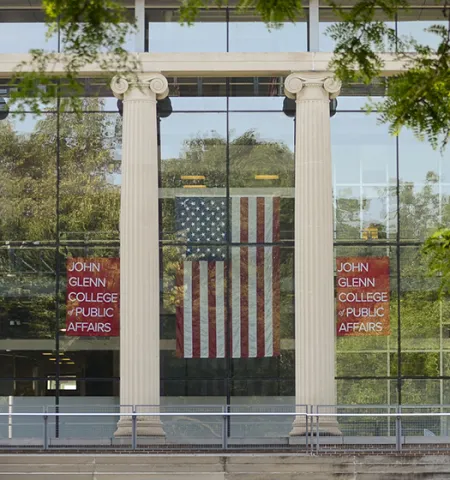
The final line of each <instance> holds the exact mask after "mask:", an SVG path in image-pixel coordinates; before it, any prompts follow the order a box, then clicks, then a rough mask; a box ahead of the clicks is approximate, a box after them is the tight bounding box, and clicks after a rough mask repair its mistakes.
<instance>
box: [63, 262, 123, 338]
mask: <svg viewBox="0 0 450 480" xmlns="http://www.w3.org/2000/svg"><path fill="white" fill-rule="evenodd" d="M119 306H120V264H119V259H118V258H82V257H77V258H68V259H67V293H66V307H67V315H66V335H69V336H77V337H117V336H118V335H119V318H120V313H119V312H120V309H119Z"/></svg>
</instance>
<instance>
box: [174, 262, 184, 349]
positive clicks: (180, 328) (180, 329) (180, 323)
mask: <svg viewBox="0 0 450 480" xmlns="http://www.w3.org/2000/svg"><path fill="white" fill-rule="evenodd" d="M175 288H176V293H175V298H176V302H177V308H176V321H177V335H176V337H177V357H178V358H183V357H184V264H183V263H181V264H180V266H179V268H178V270H177V273H176V282H175Z"/></svg>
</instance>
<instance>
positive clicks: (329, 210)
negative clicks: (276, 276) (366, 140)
mask: <svg viewBox="0 0 450 480" xmlns="http://www.w3.org/2000/svg"><path fill="white" fill-rule="evenodd" d="M340 87H341V84H340V82H338V81H337V80H335V79H334V78H333V77H332V76H330V75H324V74H323V75H320V74H308V73H305V74H303V73H292V74H291V75H289V76H288V77H287V78H286V82H285V92H286V95H287V96H288V97H290V98H293V99H295V101H296V125H295V139H296V145H295V400H296V404H297V405H304V404H306V405H334V404H335V403H336V384H335V379H334V377H335V307H334V281H333V274H334V257H333V199H332V168H331V145H330V108H329V103H330V98H333V97H335V96H337V95H338V94H339V91H340ZM320 429H321V431H322V430H323V431H324V432H326V433H328V434H338V433H340V432H339V428H338V425H337V422H336V419H335V417H330V418H327V419H324V420H323V421H321V422H320ZM304 434H305V421H304V417H300V416H299V417H297V418H296V420H295V421H294V425H293V429H292V432H291V435H304Z"/></svg>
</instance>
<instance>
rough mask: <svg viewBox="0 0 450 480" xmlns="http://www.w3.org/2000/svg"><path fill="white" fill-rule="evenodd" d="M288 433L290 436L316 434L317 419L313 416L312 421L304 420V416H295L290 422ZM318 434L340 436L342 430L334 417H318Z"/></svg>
mask: <svg viewBox="0 0 450 480" xmlns="http://www.w3.org/2000/svg"><path fill="white" fill-rule="evenodd" d="M289 435H290V436H291V437H305V436H306V435H311V436H315V435H317V419H314V418H313V423H312V425H311V421H309V422H308V426H307V425H306V421H305V418H304V417H296V419H295V420H294V423H293V424H292V430H291V431H290V433H289ZM319 435H323V436H341V435H342V432H341V430H340V428H339V424H338V422H337V420H336V418H334V417H326V418H322V419H319Z"/></svg>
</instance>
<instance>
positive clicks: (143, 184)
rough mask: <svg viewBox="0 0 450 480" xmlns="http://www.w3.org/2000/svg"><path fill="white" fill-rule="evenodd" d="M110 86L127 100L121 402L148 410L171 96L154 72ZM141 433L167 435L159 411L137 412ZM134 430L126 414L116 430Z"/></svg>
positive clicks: (155, 384) (155, 388)
mask: <svg viewBox="0 0 450 480" xmlns="http://www.w3.org/2000/svg"><path fill="white" fill-rule="evenodd" d="M111 88H112V91H113V92H114V95H115V96H116V97H117V98H119V99H121V100H123V139H122V183H121V195H120V200H121V204H120V404H121V405H127V406H128V405H151V406H153V407H148V408H146V409H145V410H147V411H149V410H151V411H155V413H156V412H157V411H158V409H159V403H160V370H159V288H160V287H159V286H160V282H159V221H158V145H157V117H156V101H157V100H158V99H162V98H165V97H166V96H167V94H168V83H167V79H166V78H165V77H164V76H163V75H161V74H159V73H154V74H146V75H141V76H139V77H138V80H137V81H128V80H126V79H124V78H120V77H115V78H114V79H113V81H112V83H111ZM127 411H129V409H128V410H127ZM141 411H142V410H141ZM137 432H138V435H146V436H162V435H164V431H163V429H162V425H161V422H160V419H159V416H158V415H155V416H154V417H153V416H151V417H138V421H137ZM130 434H131V419H130V418H129V417H122V419H121V420H120V421H119V424H118V429H117V431H116V433H115V435H116V436H129V435H130Z"/></svg>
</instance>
